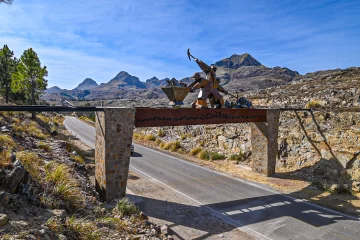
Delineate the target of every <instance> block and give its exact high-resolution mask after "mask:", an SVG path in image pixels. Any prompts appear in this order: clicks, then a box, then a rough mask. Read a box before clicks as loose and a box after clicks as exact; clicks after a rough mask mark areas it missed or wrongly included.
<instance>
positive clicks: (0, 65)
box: [0, 45, 17, 103]
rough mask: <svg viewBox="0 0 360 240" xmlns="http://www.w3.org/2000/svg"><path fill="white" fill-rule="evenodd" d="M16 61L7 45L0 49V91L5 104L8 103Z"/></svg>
mask: <svg viewBox="0 0 360 240" xmlns="http://www.w3.org/2000/svg"><path fill="white" fill-rule="evenodd" d="M16 65H17V59H16V58H15V57H14V52H13V51H10V49H9V47H8V46H7V45H4V47H3V48H1V49H0V90H1V92H2V93H3V95H5V99H6V103H8V102H9V95H10V93H11V82H12V75H13V74H14V72H15V70H16Z"/></svg>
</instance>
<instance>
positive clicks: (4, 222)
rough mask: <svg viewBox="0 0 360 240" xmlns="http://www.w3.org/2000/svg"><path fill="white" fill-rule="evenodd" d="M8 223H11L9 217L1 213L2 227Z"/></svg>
mask: <svg viewBox="0 0 360 240" xmlns="http://www.w3.org/2000/svg"><path fill="white" fill-rule="evenodd" d="M8 221H9V218H8V216H7V215H6V214H2V213H0V227H1V226H5V225H6V224H7V222H8Z"/></svg>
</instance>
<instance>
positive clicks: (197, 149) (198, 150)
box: [189, 147, 202, 156]
mask: <svg viewBox="0 0 360 240" xmlns="http://www.w3.org/2000/svg"><path fill="white" fill-rule="evenodd" d="M201 151H202V148H201V147H195V148H193V149H191V151H190V152H189V154H190V155H191V156H195V155H197V154H199V153H200V152H201Z"/></svg>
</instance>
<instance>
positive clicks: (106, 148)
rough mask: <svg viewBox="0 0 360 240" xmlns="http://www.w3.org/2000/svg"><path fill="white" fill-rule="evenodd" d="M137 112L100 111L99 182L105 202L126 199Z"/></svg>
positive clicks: (118, 109) (98, 187)
mask: <svg viewBox="0 0 360 240" xmlns="http://www.w3.org/2000/svg"><path fill="white" fill-rule="evenodd" d="M134 120H135V109H131V108H104V111H103V112H96V121H95V131H96V143H95V179H96V190H97V191H98V192H99V194H100V197H101V199H102V200H104V201H107V202H110V201H112V200H113V199H116V198H121V197H124V196H125V192H126V184H127V178H128V172H129V164H130V151H131V150H130V147H131V143H132V135H133V130H134Z"/></svg>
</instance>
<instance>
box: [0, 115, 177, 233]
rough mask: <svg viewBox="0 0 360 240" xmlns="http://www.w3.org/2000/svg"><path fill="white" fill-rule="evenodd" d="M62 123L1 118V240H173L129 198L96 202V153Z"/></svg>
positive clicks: (40, 117)
mask: <svg viewBox="0 0 360 240" xmlns="http://www.w3.org/2000/svg"><path fill="white" fill-rule="evenodd" d="M62 122H63V117H62V116H59V115H56V114H55V115H54V114H47V115H38V118H37V120H36V121H32V120H31V119H30V115H29V114H28V113H13V112H1V113H0V127H1V129H0V239H41V240H43V239H44V240H48V239H61V240H65V239H69V240H70V239H84V240H85V239H86V240H88V239H172V237H171V236H170V235H169V230H168V228H167V227H166V226H163V227H162V228H160V226H158V225H156V224H154V223H152V222H150V221H149V220H148V217H147V216H146V215H145V214H143V213H142V212H140V210H139V209H138V208H137V207H136V206H135V205H134V204H133V203H132V202H130V201H129V200H128V199H126V198H124V199H122V200H120V201H118V202H116V203H115V204H112V205H106V204H104V203H102V202H100V201H99V197H98V194H97V193H96V192H95V191H94V189H95V187H94V159H93V155H94V153H93V151H91V150H86V151H85V150H84V148H82V147H81V145H80V143H79V142H78V141H77V140H72V139H73V137H72V136H71V135H68V134H67V132H66V131H65V130H63V127H62ZM165 230H166V232H164V231H165Z"/></svg>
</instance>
